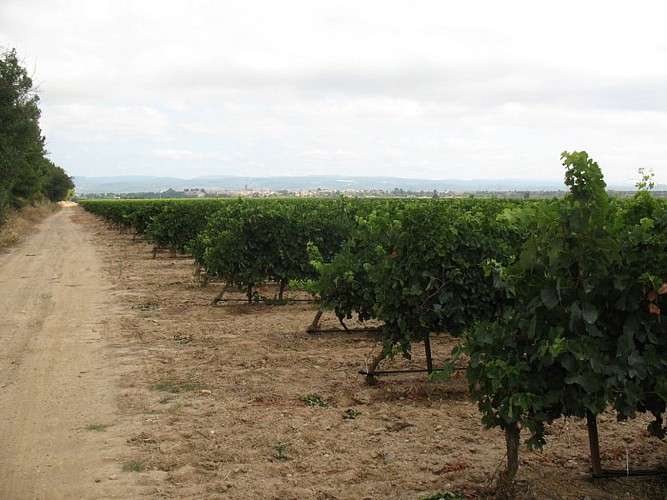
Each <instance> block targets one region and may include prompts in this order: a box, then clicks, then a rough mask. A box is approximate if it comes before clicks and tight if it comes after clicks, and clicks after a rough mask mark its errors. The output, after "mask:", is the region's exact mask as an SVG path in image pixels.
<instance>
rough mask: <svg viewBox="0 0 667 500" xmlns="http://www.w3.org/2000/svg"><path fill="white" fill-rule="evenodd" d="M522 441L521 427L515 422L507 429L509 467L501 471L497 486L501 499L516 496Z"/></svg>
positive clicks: (506, 441) (497, 494)
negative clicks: (516, 478)
mask: <svg viewBox="0 0 667 500" xmlns="http://www.w3.org/2000/svg"><path fill="white" fill-rule="evenodd" d="M520 443H521V429H519V424H518V423H516V422H513V423H511V424H509V425H508V426H507V428H506V429H505V444H506V446H507V468H506V469H505V470H504V471H503V472H501V473H500V476H499V477H498V484H497V488H496V497H497V498H501V499H508V500H509V499H512V498H515V497H516V495H515V493H516V492H515V488H514V477H515V476H516V473H517V471H518V470H519V445H520Z"/></svg>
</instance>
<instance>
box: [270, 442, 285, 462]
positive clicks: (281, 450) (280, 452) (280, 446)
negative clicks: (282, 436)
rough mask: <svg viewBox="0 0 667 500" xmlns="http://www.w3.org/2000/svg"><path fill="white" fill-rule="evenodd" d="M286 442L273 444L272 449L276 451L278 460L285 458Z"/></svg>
mask: <svg viewBox="0 0 667 500" xmlns="http://www.w3.org/2000/svg"><path fill="white" fill-rule="evenodd" d="M287 446H288V444H287V443H276V444H274V445H273V451H275V452H276V454H277V456H278V460H287V459H288V458H289V457H288V456H287Z"/></svg>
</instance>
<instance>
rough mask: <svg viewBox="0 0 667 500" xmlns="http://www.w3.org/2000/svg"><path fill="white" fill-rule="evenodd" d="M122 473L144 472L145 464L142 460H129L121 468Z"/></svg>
mask: <svg viewBox="0 0 667 500" xmlns="http://www.w3.org/2000/svg"><path fill="white" fill-rule="evenodd" d="M121 469H122V471H123V472H144V471H145V470H146V463H145V462H144V461H143V460H130V461H129V462H125V463H124V464H123V465H122V467H121Z"/></svg>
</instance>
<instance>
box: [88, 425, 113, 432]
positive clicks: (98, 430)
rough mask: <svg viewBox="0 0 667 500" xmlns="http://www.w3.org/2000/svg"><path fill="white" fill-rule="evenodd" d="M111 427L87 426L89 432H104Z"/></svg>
mask: <svg viewBox="0 0 667 500" xmlns="http://www.w3.org/2000/svg"><path fill="white" fill-rule="evenodd" d="M109 427H111V424H88V425H87V426H86V430H87V431H91V432H102V431H105V430H107V429H108V428H109Z"/></svg>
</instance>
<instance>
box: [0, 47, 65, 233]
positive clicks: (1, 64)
mask: <svg viewBox="0 0 667 500" xmlns="http://www.w3.org/2000/svg"><path fill="white" fill-rule="evenodd" d="M40 115H41V111H40V109H39V97H38V96H37V94H36V92H35V90H34V88H33V84H32V79H31V78H30V77H29V76H28V73H27V71H26V70H25V68H23V67H22V66H21V63H20V61H19V60H18V56H17V55H16V50H14V49H12V50H10V51H5V52H4V53H3V54H0V223H1V222H2V219H3V216H4V212H5V210H6V208H7V207H8V206H10V205H13V206H15V207H21V206H23V205H25V204H28V203H32V202H34V201H36V200H37V199H39V198H40V197H41V196H46V197H47V198H48V199H50V200H52V201H58V200H60V199H63V198H64V196H65V195H66V194H67V190H68V189H71V188H72V187H73V184H72V180H71V178H69V177H67V175H66V174H65V172H64V171H63V170H62V169H60V168H59V167H56V166H55V165H54V164H53V163H52V162H51V161H50V160H48V159H47V158H46V154H47V153H46V150H45V148H44V143H45V138H44V137H43V136H42V131H41V128H40V126H39V119H40ZM65 186H66V189H64V190H63V187H65Z"/></svg>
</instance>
